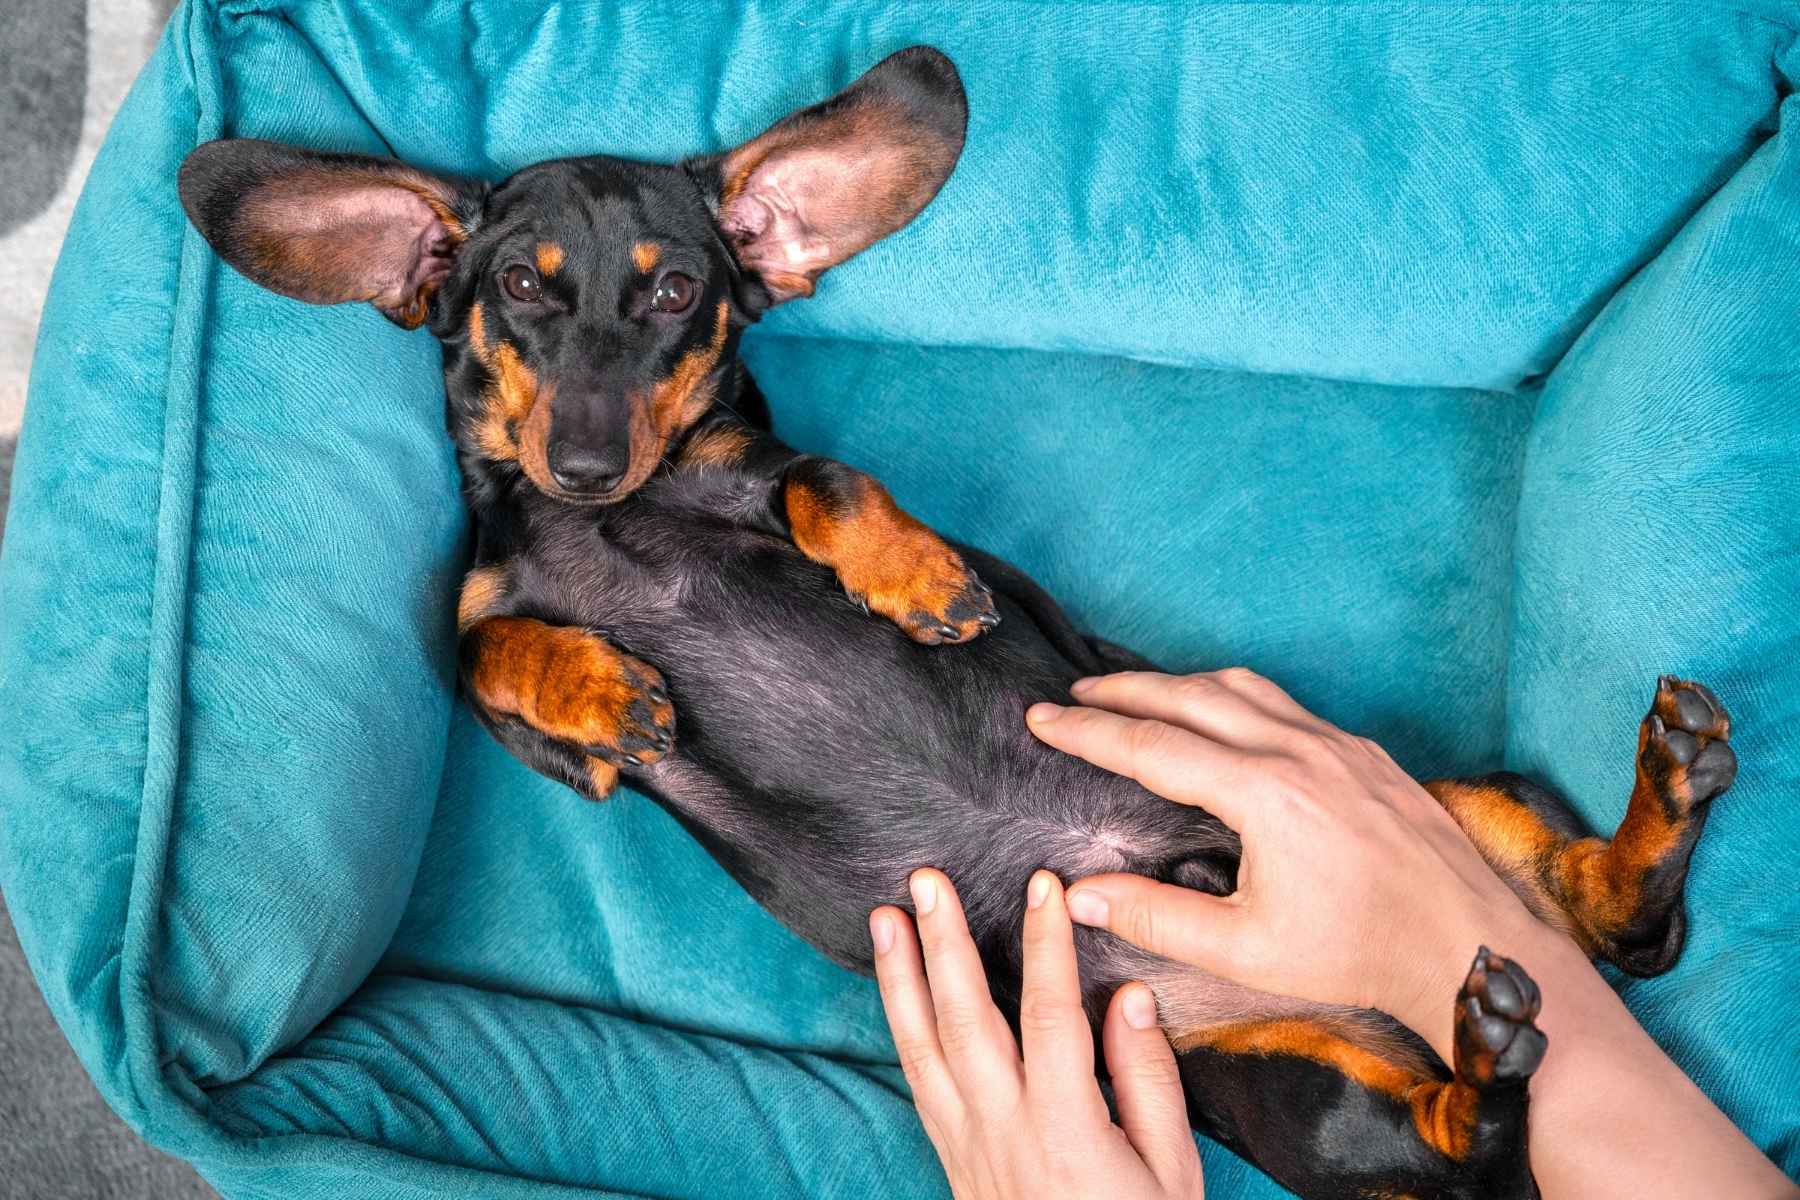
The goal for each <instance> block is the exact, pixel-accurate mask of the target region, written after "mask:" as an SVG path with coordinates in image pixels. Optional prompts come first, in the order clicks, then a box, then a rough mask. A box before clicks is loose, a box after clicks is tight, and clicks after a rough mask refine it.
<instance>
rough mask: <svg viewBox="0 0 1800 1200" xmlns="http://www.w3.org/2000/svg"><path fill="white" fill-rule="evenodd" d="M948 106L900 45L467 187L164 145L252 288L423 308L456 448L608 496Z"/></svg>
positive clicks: (348, 160) (870, 226) (840, 236)
mask: <svg viewBox="0 0 1800 1200" xmlns="http://www.w3.org/2000/svg"><path fill="white" fill-rule="evenodd" d="M966 120H967V107H966V103H965V100H964V96H963V89H962V84H961V81H960V80H959V79H958V78H957V74H956V69H955V67H953V66H952V65H951V63H950V60H949V59H947V58H945V57H944V56H943V55H942V54H940V53H939V52H937V51H936V50H933V49H931V48H929V47H926V46H915V47H912V48H911V49H908V50H902V51H900V52H899V53H897V54H894V55H891V56H890V57H888V58H887V59H884V60H883V61H882V62H881V63H880V64H878V65H877V66H875V67H874V68H872V69H871V70H870V71H869V72H868V73H867V74H865V75H864V76H863V77H862V78H860V79H858V80H857V81H856V82H855V83H853V84H852V85H851V86H850V87H848V88H846V89H845V90H844V91H842V92H840V93H838V94H837V95H836V96H834V97H832V98H831V99H829V100H826V101H824V102H823V103H821V104H816V105H814V106H812V107H811V108H806V109H802V110H801V111H799V112H796V113H793V114H791V115H790V116H788V117H786V118H784V119H782V120H781V121H779V122H777V123H776V124H775V125H773V126H771V127H770V128H769V129H768V130H767V131H765V132H764V133H762V134H761V135H759V136H758V137H755V138H753V139H751V140H750V141H748V142H746V143H744V144H743V145H741V146H738V147H737V148H736V149H733V150H729V151H726V152H725V153H722V154H713V155H707V156H705V157H701V158H694V159H689V160H687V161H685V162H681V163H676V164H670V165H664V164H653V163H642V162H633V161H629V160H626V159H618V158H608V157H593V158H575V159H560V160H556V161H553V162H545V163H539V164H538V165H536V166H532V167H528V168H526V169H525V170H523V171H520V172H519V173H518V174H516V175H514V176H512V177H511V178H509V179H507V180H505V181H504V182H502V183H500V184H498V185H495V186H489V185H486V184H481V183H473V182H469V181H465V180H459V179H454V178H448V177H444V176H438V175H433V174H429V173H427V172H424V171H420V170H417V169H415V168H412V167H409V166H406V165H404V164H401V163H398V162H395V161H393V160H390V159H377V158H366V157H361V156H352V155H334V154H321V153H318V152H315V151H310V150H301V149H296V148H294V147H290V146H283V145H279V144H276V143H273V142H263V141H254V140H249V139H227V140H222V141H216V142H209V143H207V144H205V145H203V146H200V147H198V148H197V149H195V150H194V151H193V153H191V154H190V155H189V156H188V158H187V161H186V162H185V163H183V164H182V168H181V202H182V206H183V207H184V208H185V209H186V210H187V214H188V217H189V218H190V219H191V220H192V221H193V223H194V226H195V227H196V228H197V229H198V230H199V231H200V232H201V234H202V235H203V236H204V237H205V238H206V240H207V241H208V242H209V243H211V244H212V246H213V248H214V249H215V250H217V251H218V252H219V254H220V256H221V257H223V258H224V259H225V261H227V262H228V263H230V264H231V265H232V266H234V267H236V268H237V269H238V270H239V271H240V272H242V273H243V274H244V275H246V276H248V277H249V278H250V279H252V280H254V281H255V282H257V283H259V284H261V285H263V286H264V287H267V288H269V289H271V290H273V291H276V292H280V293H281V294H283V295H286V296H292V297H294V298H295V299H299V300H306V301H310V302H312V303H314V304H337V303H341V302H344V301H349V300H363V301H367V302H369V303H370V304H373V305H374V306H375V307H376V308H378V309H379V310H380V311H381V312H382V313H384V314H385V315H386V316H387V317H388V318H389V319H391V320H393V321H394V322H396V323H397V324H400V325H402V326H404V327H406V328H409V329H411V328H415V327H417V326H419V325H421V324H425V323H427V322H429V325H430V328H431V330H432V332H433V333H434V334H436V335H437V337H438V338H439V339H440V340H441V341H442V342H443V343H444V346H445V381H446V385H447V387H448V389H449V392H450V402H451V403H450V419H451V433H452V435H453V436H454V437H455V438H456V440H457V443H458V445H459V447H460V448H461V449H462V451H463V452H464V454H465V456H466V457H467V458H470V459H473V460H474V461H477V462H481V463H485V464H489V465H491V466H493V467H495V468H496V469H498V470H501V471H507V470H513V469H516V470H519V471H522V472H523V473H524V476H525V478H526V479H528V480H529V481H530V482H531V484H532V485H534V486H535V487H536V488H538V489H539V490H540V491H542V492H544V493H546V494H548V495H550V496H554V497H556V498H558V499H561V500H565V501H571V502H577V503H609V502H612V501H615V500H619V499H622V498H624V497H625V496H627V495H629V494H630V493H631V492H632V491H634V490H635V489H636V488H638V487H639V486H641V485H642V484H643V483H644V481H645V480H646V479H648V478H649V477H650V475H651V473H652V472H653V471H654V470H655V469H656V466H657V464H658V463H659V462H660V461H661V460H662V456H663V454H664V452H665V451H666V449H667V448H668V446H669V444H670V442H671V441H672V440H674V439H676V438H678V437H679V436H680V435H681V434H682V433H683V432H684V431H685V430H686V429H688V428H689V427H690V426H692V425H693V423H694V422H695V421H697V420H698V419H699V418H700V416H701V415H702V414H703V413H704V412H705V411H706V410H707V408H708V407H709V406H710V405H711V404H712V402H713V400H714V397H715V396H716V395H717V392H718V388H719V385H720V382H721V381H722V380H723V379H725V378H726V377H727V372H728V371H729V370H730V369H731V367H732V364H733V361H734V359H735V356H736V351H737V342H738V335H739V334H740V333H741V331H742V330H743V328H744V327H745V326H746V325H748V324H749V323H751V322H753V321H755V320H756V319H757V318H758V317H760V316H761V315H762V314H763V313H764V312H766V311H767V310H768V309H769V308H770V307H772V306H773V305H776V304H779V303H781V302H782V301H784V300H789V299H793V298H794V297H797V296H808V295H811V294H812V291H813V287H814V284H815V283H816V282H817V280H818V278H819V276H820V275H821V274H822V273H823V272H824V271H826V270H827V269H828V268H830V267H833V266H835V265H837V264H838V263H841V262H843V261H844V260H845V259H847V258H849V257H850V256H851V255H853V254H856V253H857V252H858V251H860V250H862V249H864V248H866V247H867V246H869V245H870V244H871V243H873V242H874V241H876V240H877V239H878V238H881V237H885V236H886V235H888V234H890V233H892V232H894V231H895V230H897V229H899V228H900V227H901V226H903V225H905V224H906V223H907V222H908V221H910V220H912V219H913V217H914V216H916V215H917V214H918V213H919V211H920V210H921V209H923V208H924V207H925V205H926V204H927V203H928V202H929V201H930V200H931V198H932V197H933V196H934V195H936V194H937V191H938V188H939V187H941V186H942V185H943V182H944V180H945V179H947V178H948V177H949V175H950V171H951V169H952V168H953V167H954V166H955V165H956V160H957V156H958V155H959V154H960V153H961V151H962V143H963V130H964V126H965V124H966Z"/></svg>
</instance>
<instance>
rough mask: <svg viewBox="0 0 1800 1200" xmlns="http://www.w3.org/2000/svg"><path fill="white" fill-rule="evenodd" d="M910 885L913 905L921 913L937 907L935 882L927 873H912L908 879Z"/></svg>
mask: <svg viewBox="0 0 1800 1200" xmlns="http://www.w3.org/2000/svg"><path fill="white" fill-rule="evenodd" d="M909 882H910V884H911V886H912V898H913V907H914V908H916V909H918V910H919V912H921V913H928V912H930V911H931V910H932V909H934V908H936V907H937V883H936V881H935V880H933V879H932V878H931V876H929V875H924V874H919V875H914V876H913V877H912V879H911V880H910V881H909Z"/></svg>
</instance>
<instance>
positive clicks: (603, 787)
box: [587, 756, 619, 800]
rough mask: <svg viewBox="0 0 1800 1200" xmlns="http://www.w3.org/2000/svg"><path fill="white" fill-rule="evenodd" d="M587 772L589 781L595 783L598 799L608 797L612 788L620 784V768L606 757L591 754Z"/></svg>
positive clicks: (595, 792) (595, 793)
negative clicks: (595, 756) (596, 756)
mask: <svg viewBox="0 0 1800 1200" xmlns="http://www.w3.org/2000/svg"><path fill="white" fill-rule="evenodd" d="M587 772H588V779H589V781H590V782H592V783H593V785H594V795H595V797H596V798H598V799H601V800H604V799H606V797H607V796H608V795H610V794H611V793H612V790H613V789H614V788H615V787H618V786H619V768H617V767H615V766H613V765H612V764H611V763H609V762H607V761H606V760H605V759H604V758H594V757H592V756H590V757H589V758H588V760H587Z"/></svg>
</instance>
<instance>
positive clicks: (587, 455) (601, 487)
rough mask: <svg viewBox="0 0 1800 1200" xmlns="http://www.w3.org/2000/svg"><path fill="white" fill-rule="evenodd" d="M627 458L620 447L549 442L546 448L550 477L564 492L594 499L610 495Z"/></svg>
mask: <svg viewBox="0 0 1800 1200" xmlns="http://www.w3.org/2000/svg"><path fill="white" fill-rule="evenodd" d="M626 462H627V455H626V452H625V447H624V446H620V445H616V444H615V445H611V446H602V447H600V448H598V449H596V448H594V447H592V446H582V445H579V444H577V443H575V442H553V443H551V446H550V477H551V478H552V479H554V480H556V483H557V486H558V487H560V488H562V489H563V490H564V491H569V492H580V493H582V494H583V495H597V494H599V493H602V492H610V491H612V489H613V487H614V486H615V485H616V484H617V483H618V482H619V480H620V479H622V478H624V476H625V466H626Z"/></svg>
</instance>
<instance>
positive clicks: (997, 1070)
mask: <svg viewBox="0 0 1800 1200" xmlns="http://www.w3.org/2000/svg"><path fill="white" fill-rule="evenodd" d="M911 888H912V895H913V907H914V908H916V909H917V910H918V914H919V922H918V931H917V936H915V935H914V927H913V923H912V922H911V921H910V920H909V919H908V918H907V915H906V914H905V913H904V912H902V911H901V910H900V909H898V908H893V907H887V906H884V907H882V908H878V909H876V910H875V911H874V912H873V913H871V914H870V916H869V932H870V936H871V938H872V939H873V941H874V944H875V976H876V978H877V979H878V980H879V981H880V984H881V1001H882V1004H883V1005H884V1006H885V1007H886V1009H887V1018H888V1026H889V1028H890V1029H892V1030H893V1034H894V1045H895V1047H896V1048H898V1050H899V1052H900V1065H901V1067H902V1069H904V1070H905V1072H906V1080H907V1082H908V1083H909V1084H911V1085H912V1091H913V1101H914V1103H915V1104H917V1105H918V1109H919V1119H920V1120H921V1121H922V1122H923V1123H924V1125H925V1133H926V1135H927V1136H929V1137H930V1138H931V1144H932V1146H933V1147H935V1148H936V1150H937V1153H938V1158H939V1159H941V1160H942V1161H943V1164H944V1173H945V1175H947V1176H948V1177H949V1180H950V1188H951V1191H952V1192H954V1193H955V1195H956V1197H957V1200H1010V1198H1013V1197H1026V1196H1033V1197H1035V1196H1039V1195H1042V1194H1044V1193H1045V1191H1046V1190H1047V1189H1053V1190H1054V1192H1055V1194H1056V1195H1058V1196H1068V1197H1075V1198H1089V1197H1095V1198H1098V1197H1104V1200H1138V1198H1144V1200H1149V1198H1151V1197H1155V1198H1157V1200H1163V1198H1166V1197H1182V1198H1184V1200H1201V1197H1202V1194H1203V1193H1202V1188H1201V1183H1200V1156H1199V1153H1198V1151H1197V1150H1196V1149H1195V1147H1194V1137H1193V1133H1192V1132H1191V1131H1190V1129H1189V1127H1188V1117H1187V1106H1186V1102H1185V1100H1184V1099H1183V1096H1182V1090H1181V1078H1180V1076H1179V1075H1178V1074H1177V1072H1176V1066H1175V1055H1174V1053H1173V1051H1171V1050H1170V1048H1169V1043H1168V1041H1167V1040H1166V1039H1165V1038H1164V1037H1163V1034H1162V1030H1161V1029H1159V1028H1158V1027H1157V1024H1156V1001H1155V999H1154V998H1153V997H1152V996H1151V994H1150V989H1149V988H1147V987H1145V986H1144V985H1143V984H1141V983H1128V984H1126V985H1125V986H1124V987H1122V988H1120V989H1119V990H1118V992H1117V993H1116V994H1115V995H1114V996H1113V998H1112V1004H1111V1005H1110V1006H1109V1007H1108V1009H1107V1013H1106V1022H1105V1025H1104V1028H1103V1033H1102V1042H1103V1044H1104V1046H1105V1051H1106V1065H1107V1069H1108V1070H1109V1071H1110V1072H1111V1074H1112V1079H1113V1089H1114V1094H1115V1097H1116V1099H1117V1101H1118V1107H1119V1122H1120V1123H1119V1124H1118V1125H1115V1124H1113V1123H1112V1120H1111V1119H1110V1118H1109V1117H1108V1115H1107V1111H1106V1101H1105V1099H1104V1098H1103V1097H1102V1096H1101V1094H1100V1087H1099V1085H1098V1084H1097V1083H1096V1082H1095V1080H1094V1043H1093V1037H1092V1035H1091V1033H1090V1031H1089V1027H1088V1018H1087V1013H1086V1011H1085V1010H1084V1009H1083V1008H1082V1005H1081V985H1080V981H1079V979H1078V978H1077V974H1076V960H1075V939H1074V930H1073V928H1072V926H1071V925H1070V923H1069V916H1068V911H1067V908H1066V907H1065V905H1064V902H1063V900H1064V898H1063V889H1062V884H1061V883H1060V882H1059V881H1058V880H1057V878H1056V876H1054V875H1052V874H1051V873H1050V872H1048V871H1039V872H1037V873H1036V874H1034V875H1033V876H1032V877H1031V882H1030V884H1029V886H1028V889H1027V892H1026V911H1025V933H1024V968H1023V980H1022V990H1021V993H1020V1004H1019V1009H1020V1012H1019V1035H1020V1036H1019V1038H1018V1039H1017V1040H1015V1039H1014V1037H1013V1034H1012V1030H1011V1028H1010V1027H1009V1026H1008V1025H1007V1023H1006V1018H1005V1017H1004V1016H1002V1015H1001V1013H1000V1010H999V1009H998V1008H996V1007H994V1002H993V999H992V997H991V996H990V995H989V993H988V986H987V975H986V973H985V972H984V971H983V970H982V966H981V959H980V956H979V955H978V954H977V953H976V950H975V943H974V941H973V939H971V938H970V936H969V928H968V925H967V923H966V922H965V921H964V919H963V911H962V904H961V902H960V901H959V900H958V899H957V895H956V891H955V889H954V888H952V887H951V886H950V881H949V879H948V878H946V877H945V876H944V875H943V873H942V872H939V871H933V870H922V871H917V872H915V873H914V874H913V877H912V880H911ZM921 947H922V948H923V958H922V959H921ZM1020 1043H1023V1047H1022V1048H1023V1052H1024V1053H1023V1059H1022V1060H1021V1055H1020V1050H1021V1046H1020Z"/></svg>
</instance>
